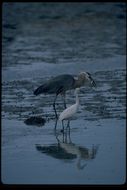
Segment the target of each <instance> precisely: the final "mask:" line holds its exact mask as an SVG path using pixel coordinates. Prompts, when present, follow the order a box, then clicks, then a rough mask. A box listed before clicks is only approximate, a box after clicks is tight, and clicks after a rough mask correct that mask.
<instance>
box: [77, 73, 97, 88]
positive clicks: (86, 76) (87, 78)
mask: <svg viewBox="0 0 127 190" xmlns="http://www.w3.org/2000/svg"><path fill="white" fill-rule="evenodd" d="M79 79H81V80H82V81H83V82H84V83H87V82H88V83H90V84H91V85H92V86H94V87H96V83H95V82H94V80H93V78H92V77H91V74H90V73H88V72H80V73H79Z"/></svg>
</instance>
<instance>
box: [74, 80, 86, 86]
mask: <svg viewBox="0 0 127 190" xmlns="http://www.w3.org/2000/svg"><path fill="white" fill-rule="evenodd" d="M83 85H84V80H82V79H81V78H78V79H75V84H74V88H79V87H81V86H83Z"/></svg>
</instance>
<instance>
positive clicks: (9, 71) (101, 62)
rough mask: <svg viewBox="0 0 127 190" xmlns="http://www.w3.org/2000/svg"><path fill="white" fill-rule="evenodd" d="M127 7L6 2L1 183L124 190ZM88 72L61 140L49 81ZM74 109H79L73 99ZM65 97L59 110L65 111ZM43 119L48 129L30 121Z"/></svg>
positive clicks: (70, 99) (69, 94)
mask: <svg viewBox="0 0 127 190" xmlns="http://www.w3.org/2000/svg"><path fill="white" fill-rule="evenodd" d="M125 17H126V14H125V4H124V3H4V4H3V28H2V31H3V32H2V46H3V48H2V162H1V165H2V181H3V183H5V184H12V183H13V184H22V183H23V184H33V183H34V184H123V183H124V182H125V178H126V175H125V173H126V171H125V168H126V167H125V160H126V157H125V155H126V151H125V142H126V137H125V134H126V126H125V120H126V114H125V109H126V80H125V77H126V67H125V64H126V54H125V47H126V35H125V34H126V28H125ZM80 71H88V72H90V73H91V74H92V77H93V78H94V79H95V81H96V83H97V88H96V89H92V88H90V87H87V86H86V87H85V86H84V87H83V88H82V89H83V91H84V92H82V93H80V94H79V97H80V108H79V111H78V113H77V115H76V118H75V119H74V120H72V121H71V132H70V134H69V133H68V131H67V133H65V134H62V133H61V128H62V126H61V123H60V122H58V124H57V131H56V133H54V130H53V129H54V125H55V115H54V111H53V108H52V102H53V100H54V96H53V95H46V96H45V95H41V96H37V97H35V96H34V95H33V91H34V89H36V88H37V87H38V86H39V85H41V84H42V83H43V82H44V81H45V80H48V79H49V78H51V77H53V76H56V75H59V74H63V73H69V74H73V75H77V74H78V73H79V72H80ZM66 101H67V106H69V105H71V104H73V103H74V102H75V96H74V92H73V90H72V91H69V92H67V97H66ZM63 109H64V108H63V102H62V98H61V97H58V99H57V110H58V113H61V111H62V110H63ZM33 116H38V117H42V118H44V119H45V121H46V123H45V124H44V125H43V126H42V127H38V126H36V125H26V124H25V123H24V121H25V120H26V119H29V118H30V117H33Z"/></svg>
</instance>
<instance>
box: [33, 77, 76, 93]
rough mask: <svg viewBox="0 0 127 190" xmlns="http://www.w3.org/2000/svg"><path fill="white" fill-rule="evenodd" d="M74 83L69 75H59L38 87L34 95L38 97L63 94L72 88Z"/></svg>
mask: <svg viewBox="0 0 127 190" xmlns="http://www.w3.org/2000/svg"><path fill="white" fill-rule="evenodd" d="M74 82H75V80H74V78H73V76H71V75H59V76H57V77H54V78H53V79H50V80H48V81H47V82H46V83H44V84H43V85H41V86H40V87H38V88H37V89H36V90H35V91H34V95H39V94H42V93H48V94H52V93H56V95H58V94H60V93H65V92H66V91H67V90H70V89H71V88H73V85H74Z"/></svg>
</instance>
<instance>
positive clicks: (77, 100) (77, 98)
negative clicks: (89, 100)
mask: <svg viewBox="0 0 127 190" xmlns="http://www.w3.org/2000/svg"><path fill="white" fill-rule="evenodd" d="M76 104H77V105H79V97H78V92H76Z"/></svg>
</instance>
